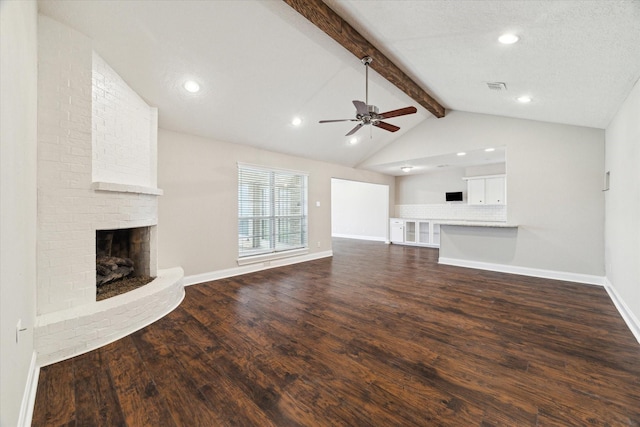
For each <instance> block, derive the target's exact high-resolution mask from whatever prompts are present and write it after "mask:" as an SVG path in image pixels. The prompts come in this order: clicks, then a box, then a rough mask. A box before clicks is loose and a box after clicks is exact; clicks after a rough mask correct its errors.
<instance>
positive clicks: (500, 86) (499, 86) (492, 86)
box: [487, 82, 507, 91]
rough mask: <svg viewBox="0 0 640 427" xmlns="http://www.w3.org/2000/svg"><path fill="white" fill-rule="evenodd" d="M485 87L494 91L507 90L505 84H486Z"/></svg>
mask: <svg viewBox="0 0 640 427" xmlns="http://www.w3.org/2000/svg"><path fill="white" fill-rule="evenodd" d="M487 87H489V89H491V90H496V91H501V90H507V84H506V83H504V82H487Z"/></svg>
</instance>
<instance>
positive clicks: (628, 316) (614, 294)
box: [604, 277, 640, 343]
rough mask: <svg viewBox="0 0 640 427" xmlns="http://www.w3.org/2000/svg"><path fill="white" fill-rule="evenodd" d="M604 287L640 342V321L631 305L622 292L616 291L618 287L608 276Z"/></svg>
mask: <svg viewBox="0 0 640 427" xmlns="http://www.w3.org/2000/svg"><path fill="white" fill-rule="evenodd" d="M604 288H605V290H606V291H607V293H608V294H609V297H610V298H611V301H613V304H614V305H615V306H616V308H617V309H618V313H620V316H622V318H623V319H624V321H625V323H626V324H627V326H628V327H629V329H630V330H631V333H632V334H633V336H634V337H636V341H638V343H640V321H639V320H638V318H637V317H636V316H635V315H634V314H633V311H631V309H630V308H629V306H628V305H627V304H626V303H625V302H624V300H623V299H622V297H621V296H620V294H618V291H616V288H615V287H614V286H613V284H612V283H611V282H610V281H609V278H607V277H605V278H604Z"/></svg>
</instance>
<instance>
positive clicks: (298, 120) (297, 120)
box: [291, 117, 302, 126]
mask: <svg viewBox="0 0 640 427" xmlns="http://www.w3.org/2000/svg"><path fill="white" fill-rule="evenodd" d="M291 124H292V125H294V126H300V125H301V124H302V119H301V118H300V117H294V118H293V120H291Z"/></svg>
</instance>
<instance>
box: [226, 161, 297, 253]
mask: <svg viewBox="0 0 640 427" xmlns="http://www.w3.org/2000/svg"><path fill="white" fill-rule="evenodd" d="M307 247H308V245H307V175H306V174H303V173H300V172H293V171H283V170H277V169H267V168H261V167H256V166H247V165H238V256H239V257H247V256H253V255H261V254H267V253H273V252H283V251H288V250H294V249H300V248H307Z"/></svg>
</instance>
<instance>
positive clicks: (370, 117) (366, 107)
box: [320, 56, 418, 136]
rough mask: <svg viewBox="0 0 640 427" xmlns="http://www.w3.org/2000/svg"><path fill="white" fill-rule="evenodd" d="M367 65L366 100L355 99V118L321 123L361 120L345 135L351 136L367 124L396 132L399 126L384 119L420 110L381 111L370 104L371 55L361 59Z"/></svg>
mask: <svg viewBox="0 0 640 427" xmlns="http://www.w3.org/2000/svg"><path fill="white" fill-rule="evenodd" d="M360 61H361V62H362V63H363V64H364V67H365V101H364V102H362V101H358V100H354V101H353V105H354V106H355V107H356V118H355V119H338V120H320V123H334V122H359V123H358V124H357V125H356V126H355V127H354V128H353V129H351V130H350V131H349V132H348V133H347V134H346V135H345V136H351V135H353V134H354V133H356V132H357V131H358V130H359V129H360V128H361V127H363V126H365V125H372V126H375V127H378V128H380V129H384V130H386V131H389V132H396V131H398V130H400V128H399V127H398V126H395V125H392V124H391V123H387V122H383V121H382V119H388V118H391V117H398V116H404V115H407V114H414V113H416V112H417V111H418V110H417V109H416V107H405V108H400V109H398V110H392V111H387V112H384V113H379V110H378V107H377V106H375V105H372V104H369V65H370V64H371V62H372V61H373V59H372V58H371V57H370V56H365V57H364V58H362V59H361V60H360Z"/></svg>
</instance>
